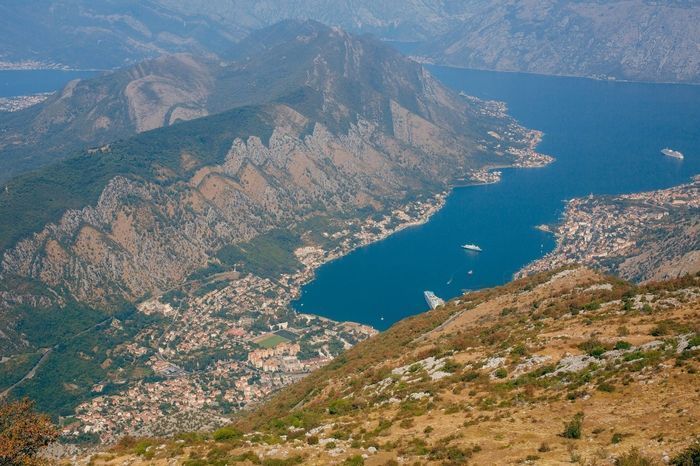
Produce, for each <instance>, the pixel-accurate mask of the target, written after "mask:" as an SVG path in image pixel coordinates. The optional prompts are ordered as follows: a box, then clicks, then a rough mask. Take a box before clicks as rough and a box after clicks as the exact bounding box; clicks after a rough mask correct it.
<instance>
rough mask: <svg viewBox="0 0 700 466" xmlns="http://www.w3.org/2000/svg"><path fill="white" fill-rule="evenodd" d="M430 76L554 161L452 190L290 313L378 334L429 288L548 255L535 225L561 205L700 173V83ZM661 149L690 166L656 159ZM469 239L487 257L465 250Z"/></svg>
mask: <svg viewBox="0 0 700 466" xmlns="http://www.w3.org/2000/svg"><path fill="white" fill-rule="evenodd" d="M431 71H432V72H433V73H434V74H435V75H436V76H437V77H438V78H439V79H440V80H442V81H443V82H444V83H445V84H447V85H448V86H450V87H452V88H454V89H456V90H459V91H462V90H463V91H465V92H467V93H468V94H471V95H475V96H477V97H481V98H484V99H494V100H501V101H505V102H506V103H507V104H508V108H509V112H510V114H511V115H513V116H514V117H515V118H517V119H518V120H519V121H520V122H521V123H522V124H523V125H525V126H527V127H530V128H536V129H539V130H541V131H544V133H545V136H544V140H543V142H542V144H541V145H540V146H539V148H538V150H539V151H540V152H544V153H547V154H550V155H553V156H554V157H556V159H557V160H556V162H555V163H554V164H552V165H550V166H548V167H546V168H541V169H512V170H506V171H505V172H504V175H503V180H502V182H501V183H498V184H493V185H487V186H473V187H466V188H457V189H455V190H454V191H453V192H452V194H451V195H450V196H449V198H448V201H447V203H446V205H445V207H444V208H443V209H442V210H441V211H440V212H438V213H437V214H436V215H435V216H434V217H432V219H431V220H430V221H429V222H428V223H426V224H425V225H422V226H419V227H415V228H411V229H408V230H404V231H402V232H399V233H397V234H395V235H393V236H391V237H389V238H387V239H385V240H383V241H380V242H378V243H375V244H372V245H369V246H367V247H364V248H361V249H358V250H356V251H354V252H352V253H351V254H349V255H347V256H345V257H343V258H340V259H338V260H336V261H334V262H331V263H329V264H326V265H324V266H323V267H321V268H320V269H319V270H318V271H317V275H316V278H315V279H314V280H313V281H312V282H311V283H309V284H308V285H306V286H305V287H304V288H303V290H302V295H301V297H300V299H299V300H298V301H296V302H295V303H293V306H294V307H295V308H296V309H297V310H300V311H302V312H307V313H314V314H319V315H322V316H326V317H329V318H331V319H335V320H351V321H356V322H362V323H366V324H369V325H372V326H375V327H376V328H379V329H385V328H387V327H388V326H390V325H391V324H392V323H394V322H396V321H397V320H400V319H402V318H404V317H406V316H408V315H411V314H415V313H418V312H422V311H425V310H426V309H427V305H426V303H425V301H424V299H423V291H424V290H432V291H434V292H435V293H436V294H437V295H438V296H441V297H443V298H452V297H455V296H458V295H460V294H461V293H462V292H463V291H464V290H467V289H479V288H484V287H489V286H495V285H499V284H503V283H505V282H508V281H509V280H510V279H511V278H512V275H513V273H515V272H516V271H517V270H519V269H520V268H521V267H522V266H523V265H525V264H527V263H528V262H530V261H532V260H534V259H537V258H539V257H541V256H542V255H544V254H545V253H546V252H548V251H550V250H551V249H552V248H553V247H554V240H553V238H552V237H551V236H550V235H548V234H546V233H542V232H540V231H538V230H535V228H534V227H535V226H536V225H538V224H542V223H553V222H555V221H557V219H558V218H560V216H561V213H562V211H563V207H564V203H563V201H564V200H566V199H570V198H572V197H578V196H585V195H588V194H591V193H593V194H619V193H629V192H637V191H644V190H653V189H660V188H665V187H670V186H674V185H678V184H682V183H685V182H687V181H689V179H690V178H691V177H692V176H693V175H696V174H698V173H700V86H686V85H666V84H640V83H621V82H605V81H594V80H589V79H578V78H561V77H546V76H537V75H528V74H515V73H496V72H485V71H474V70H461V69H453V68H441V67H433V68H431ZM665 147H670V148H672V149H675V150H680V151H681V152H683V153H684V154H685V160H684V161H679V160H675V159H672V158H669V157H665V156H663V155H662V154H661V153H660V151H661V149H663V148H665ZM464 243H476V244H479V245H480V246H481V247H482V248H483V249H484V251H483V252H481V253H473V252H467V251H464V250H462V249H460V245H461V244H464ZM470 270H473V274H471V275H469V274H468V272H469V271H470Z"/></svg>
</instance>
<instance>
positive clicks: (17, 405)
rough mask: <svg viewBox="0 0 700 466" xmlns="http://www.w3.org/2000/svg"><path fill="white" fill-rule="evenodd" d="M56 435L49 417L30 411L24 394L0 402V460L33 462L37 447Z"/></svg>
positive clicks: (12, 463)
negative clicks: (8, 400)
mask: <svg viewBox="0 0 700 466" xmlns="http://www.w3.org/2000/svg"><path fill="white" fill-rule="evenodd" d="M57 437H58V431H57V430H56V428H55V427H54V426H53V424H52V423H51V420H50V419H49V418H48V417H46V416H43V415H39V414H36V413H34V403H33V402H32V401H30V400H29V399H28V398H24V399H22V400H19V401H14V402H12V403H4V402H3V403H0V464H3V465H5V464H7V465H16V464H17V465H20V464H21V465H29V464H34V458H35V456H36V454H37V452H38V451H39V449H41V448H42V447H44V446H46V445H48V444H49V443H51V442H53V441H54V440H56V438H57Z"/></svg>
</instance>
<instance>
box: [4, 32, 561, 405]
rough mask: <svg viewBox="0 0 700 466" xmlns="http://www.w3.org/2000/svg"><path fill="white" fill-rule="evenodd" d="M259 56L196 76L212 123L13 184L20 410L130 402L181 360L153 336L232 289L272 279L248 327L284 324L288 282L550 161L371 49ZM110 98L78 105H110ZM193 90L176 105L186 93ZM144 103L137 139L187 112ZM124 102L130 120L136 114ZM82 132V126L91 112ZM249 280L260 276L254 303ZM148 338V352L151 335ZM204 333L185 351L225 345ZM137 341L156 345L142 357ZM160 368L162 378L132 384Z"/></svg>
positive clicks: (494, 115)
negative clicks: (25, 403)
mask: <svg viewBox="0 0 700 466" xmlns="http://www.w3.org/2000/svg"><path fill="white" fill-rule="evenodd" d="M253 44H254V45H255V47H257V48H256V49H254V50H253V51H252V52H251V53H249V54H245V56H242V55H241V56H240V57H236V58H235V59H232V60H233V61H232V62H231V63H229V64H228V65H225V66H218V67H217V70H218V71H217V72H216V73H212V76H213V77H214V78H213V80H212V81H210V80H209V76H210V75H209V74H207V73H206V72H203V73H201V74H192V75H189V76H195V78H196V79H195V78H193V82H194V83H196V84H193V85H192V88H194V89H197V90H199V89H200V87H199V83H204V84H202V87H201V88H202V89H206V91H202V94H201V96H202V97H201V99H197V100H189V101H188V102H190V103H191V105H190V107H194V106H195V103H192V102H196V105H201V106H200V107H197V108H199V109H200V110H201V111H206V112H207V113H211V114H210V115H209V116H206V117H201V118H195V119H191V120H189V121H180V122H178V123H177V124H172V125H170V126H167V127H163V128H158V129H154V130H151V131H145V132H141V133H139V134H138V135H136V136H134V137H131V138H127V139H124V140H121V141H115V142H112V143H109V144H106V145H104V146H101V147H98V148H93V149H89V150H86V151H83V152H82V153H80V154H79V155H77V156H73V157H69V158H66V159H64V160H61V161H59V162H57V163H54V164H51V165H47V166H45V167H44V168H41V169H39V170H36V171H33V172H29V173H27V174H24V175H21V176H19V177H15V178H13V179H12V180H10V181H9V182H7V183H6V184H5V185H4V187H3V189H2V191H0V218H4V219H9V218H12V219H16V220H15V221H12V222H2V223H0V247H1V248H2V260H1V261H0V286H1V288H0V313H2V319H1V320H2V329H0V330H1V331H2V333H1V334H0V348H2V352H1V353H0V354H1V355H2V356H4V357H7V356H10V355H13V358H11V359H10V361H11V363H10V364H6V365H4V366H2V371H0V375H2V376H3V377H2V379H0V380H2V381H3V382H4V383H3V384H2V385H3V387H5V388H8V387H13V389H14V384H15V383H20V387H19V388H17V389H16V390H15V391H14V392H13V393H20V394H28V395H31V396H33V397H37V395H39V394H40V395H41V399H40V403H39V405H40V407H42V409H49V410H51V411H52V412H53V413H56V412H60V413H61V414H64V415H68V414H71V412H72V411H71V410H72V408H74V407H75V406H76V405H77V404H78V403H79V402H81V401H84V400H85V399H86V398H88V397H93V396H96V394H97V393H99V392H100V391H101V390H103V389H104V387H105V386H106V385H108V386H114V387H116V388H115V389H116V390H123V389H125V381H126V380H131V378H133V379H134V380H136V381H137V382H138V383H140V381H142V380H143V379H144V378H145V377H147V376H150V375H151V374H152V372H149V371H154V370H158V367H161V368H162V367H163V364H162V363H163V361H162V358H163V354H165V353H164V351H165V347H167V346H168V345H170V344H172V346H173V347H176V346H177V344H178V343H180V342H179V341H177V340H175V341H162V340H161V339H160V338H153V337H152V334H158V335H161V334H163V333H164V332H165V330H167V329H168V328H169V327H170V324H172V322H173V320H174V319H176V318H187V319H192V314H191V312H204V311H203V309H204V308H205V307H206V305H208V304H211V303H216V302H217V300H219V299H221V294H222V293H223V291H221V288H224V287H229V285H230V287H229V288H230V289H231V290H230V291H231V293H232V295H234V296H235V295H236V294H237V293H238V297H237V298H235V299H234V298H233V297H232V298H230V299H232V300H233V302H234V303H237V302H238V300H239V299H242V298H241V294H240V291H241V289H243V288H245V290H246V292H247V291H250V292H251V294H255V293H254V292H255V291H256V290H255V288H256V287H257V283H258V282H259V281H263V280H270V281H271V283H272V285H270V284H269V283H268V284H266V285H265V286H268V287H275V290H277V288H280V290H278V291H279V293H278V292H277V291H275V292H274V293H273V292H272V291H271V290H270V289H267V291H268V293H267V294H264V293H262V292H260V293H257V294H256V295H255V298H254V300H252V301H251V302H250V303H249V302H248V301H246V304H245V305H246V306H250V307H247V308H246V309H241V312H250V311H251V309H257V310H260V311H265V312H272V311H275V312H277V311H279V312H278V314H279V316H278V317H276V319H278V320H279V322H280V325H282V324H283V323H284V322H286V321H285V320H284V319H285V317H284V316H285V315H287V314H289V312H290V311H289V309H287V308H285V307H284V306H285V303H288V300H289V299H290V293H291V291H290V288H289V287H291V286H292V285H293V283H291V278H290V276H289V274H292V273H294V272H297V271H299V270H304V273H303V274H302V275H300V276H299V277H297V278H296V279H295V280H300V281H303V280H308V278H309V276H310V274H312V273H313V267H314V266H316V265H318V264H319V263H322V262H323V261H324V260H327V259H328V258H331V257H335V256H337V255H338V254H341V253H343V252H347V250H348V248H352V247H353V245H357V244H361V243H360V241H365V242H367V241H370V240H371V238H376V237H378V236H381V235H386V234H388V233H389V232H390V231H392V228H396V227H398V226H399V225H401V222H406V221H407V219H408V220H412V217H411V216H410V215H409V216H407V214H406V212H404V211H403V210H402V209H405V208H407V206H409V205H411V204H415V203H416V202H418V203H419V204H420V205H422V206H423V207H421V208H420V209H417V210H418V211H419V212H420V213H419V214H417V215H418V218H420V215H425V213H426V212H430V211H432V210H431V209H434V205H433V203H434V202H435V201H434V199H433V196H434V195H435V194H437V193H440V192H443V191H444V190H446V189H448V188H449V186H450V185H451V183H453V182H454V181H455V180H456V179H457V178H463V177H467V178H469V177H471V176H473V175H474V173H475V172H477V173H482V171H480V170H483V168H484V166H485V165H487V164H498V165H505V166H513V165H515V166H537V165H541V164H543V163H547V162H548V161H549V160H550V159H549V158H548V157H546V156H541V155H539V154H536V153H535V152H534V146H535V145H536V143H537V142H538V141H539V139H538V133H537V132H534V131H529V130H526V129H524V128H522V127H520V126H519V125H517V124H516V123H515V122H514V121H513V120H512V119H510V118H509V117H508V116H507V115H505V114H504V113H503V108H502V106H500V105H498V104H496V103H492V102H482V101H479V100H477V99H472V98H467V97H462V96H459V95H457V94H456V93H454V92H452V91H450V90H449V89H447V88H445V87H444V86H442V85H441V84H440V83H439V82H437V81H436V80H435V79H434V78H433V77H432V76H431V75H430V74H429V73H428V72H426V71H425V70H424V69H423V68H422V67H421V66H420V65H418V64H416V63H415V62H412V61H410V60H407V59H405V58H404V57H402V56H401V55H399V54H398V53H397V52H395V51H394V50H393V49H391V48H389V47H387V46H385V45H383V44H381V43H379V42H377V41H375V40H373V39H367V38H358V37H355V36H353V35H350V34H348V33H346V32H344V31H342V30H339V29H332V28H328V27H325V26H322V25H320V24H319V23H314V22H287V23H283V24H280V25H277V26H273V27H271V28H270V29H268V30H266V31H263V32H262V33H261V35H259V36H255V38H254V40H253ZM240 50H241V49H239V51H238V52H239V53H240ZM171 62H173V63H176V64H181V65H182V66H183V67H185V68H186V69H188V70H191V69H192V67H193V66H194V67H195V68H197V69H199V68H198V64H201V62H195V61H193V60H191V59H189V58H183V57H175V58H171V59H163V60H162V61H157V62H153V63H150V64H147V65H144V67H156V66H157V64H158V63H171ZM195 64H197V66H195ZM168 69H171V68H168ZM137 70H138V69H137V68H135V69H134V70H133V72H136V71H137ZM119 76H121V74H120V75H119ZM200 78H201V79H200ZM105 79H109V77H101V78H97V81H95V82H94V83H91V82H86V83H85V84H84V86H88V87H89V86H90V85H94V86H96V87H97V88H99V86H100V83H103V82H104V80H105ZM114 79H116V78H114ZM136 81H138V79H137V80H136ZM183 81H185V82H184V83H178V84H177V86H180V88H183V86H187V85H189V84H188V82H187V80H186V79H184V78H183ZM133 82H134V81H131V83H133ZM211 82H213V84H210V83H211ZM122 84H123V82H122ZM128 87H129V86H127V88H128ZM155 88H156V89H159V90H163V89H165V88H167V83H164V82H161V81H158V83H157V85H155ZM145 89H146V90H147V89H150V87H149V85H145V87H143V88H141V87H138V86H132V90H134V92H136V91H138V90H142V91H143V90H145ZM207 92H208V94H207ZM136 94H138V95H143V96H146V97H149V98H151V99H152V100H153V102H155V104H154V106H151V105H150V104H143V105H142V106H141V107H139V108H142V109H144V110H149V111H151V112H152V114H153V115H155V116H154V117H153V120H152V119H151V118H150V117H148V118H145V120H143V121H156V123H157V124H160V119H161V117H162V116H163V113H168V112H164V111H163V109H164V108H166V107H167V106H168V105H175V104H174V103H173V102H175V101H174V100H168V99H166V98H165V97H158V95H157V94H155V93H153V92H145V91H144V92H141V93H138V92H136ZM166 94H167V93H166ZM186 94H187V97H189V96H190V95H191V94H192V92H190V91H188V92H187V93H186ZM197 95H199V94H197ZM115 102H117V104H116V105H117V106H119V105H121V106H122V107H120V108H127V107H128V105H125V102H126V103H128V102H129V100H128V99H124V100H119V101H115ZM158 102H162V103H163V104H162V105H160V104H158ZM55 104H56V102H53V105H55ZM232 107H233V108H232ZM95 108H98V109H101V108H103V106H102V105H101V104H100V105H98V106H97V107H95ZM202 109H203V110H202ZM89 110H90V109H89ZM176 112H177V110H173V111H172V112H170V113H171V116H172V115H174V114H175V113H176ZM88 113H89V111H88ZM137 114H138V115H140V116H144V113H142V112H137ZM166 119H167V118H166ZM183 119H186V118H183ZM74 121H77V122H81V121H82V122H87V121H90V118H89V117H86V116H84V115H83V114H82V113H80V114H79V115H78V116H77V117H76V119H75V120H74ZM124 121H125V120H124ZM137 121H138V120H137ZM163 121H166V120H163ZM168 122H169V121H168ZM77 127H78V126H76V128H77ZM124 127H125V128H126V125H125V126H124ZM127 129H128V128H127ZM131 129H132V130H134V128H133V127H131ZM494 135H495V136H494ZM496 136H497V137H496ZM426 206H427V207H426ZM395 213H396V215H398V216H399V217H401V218H402V220H401V219H398V218H396V219H395V218H394V214H395ZM392 219H393V220H392ZM368 222H371V225H368ZM382 222H383V223H382ZM366 224H367V225H366ZM369 227H372V228H371V229H370V228H369ZM280 232H282V233H280ZM348 237H353V238H354V239H353V240H352V241H350V239H348ZM353 241H354V242H353ZM319 251H320V252H319ZM334 254H335V256H334ZM309 257H311V259H309ZM241 273H243V274H246V276H248V278H250V277H251V276H254V277H253V278H250V279H249V280H248V281H249V282H250V283H252V285H250V289H248V288H246V287H248V286H249V285H246V284H245V283H248V282H245V281H244V280H243V281H239V278H240V276H239V275H240V274H241ZM186 282H194V283H195V284H197V285H198V286H201V290H200V289H195V290H190V291H191V292H192V295H193V296H191V297H190V298H191V301H192V302H195V303H196V306H195V307H189V306H187V307H186V310H188V311H189V312H190V313H186V312H185V313H184V316H183V315H181V314H179V311H178V312H170V311H173V309H172V308H170V311H168V312H156V313H150V314H149V313H148V312H141V311H139V312H136V309H135V308H134V306H133V305H134V304H135V303H139V302H141V301H144V300H148V299H150V298H158V297H160V296H161V295H167V297H166V298H163V299H164V302H163V303H167V302H170V301H172V299H173V295H172V293H171V294H168V293H169V292H174V291H177V293H176V295H177V294H178V293H180V295H182V294H183V293H184V292H183V291H182V290H180V289H179V287H180V286H181V285H183V284H184V283H186ZM295 283H296V282H295ZM297 285H298V283H297V284H294V286H297ZM283 292H284V293H283ZM210 294H211V296H210ZM180 295H179V296H180ZM258 295H260V296H258ZM278 296H281V297H279V299H278ZM180 298H181V299H180V301H182V296H180ZM200 298H201V299H200ZM169 300H170V301H169ZM173 302H175V301H173ZM212 306H213V305H212ZM265 306H268V307H265ZM273 306H274V307H273ZM165 308H166V309H167V306H166V307H165ZM207 312H209V311H207ZM210 312H211V313H214V312H215V311H214V310H211V311H210ZM208 317H211V318H212V319H213V320H212V321H211V322H214V324H216V326H218V327H217V332H221V333H224V331H223V330H220V328H219V327H221V326H222V320H225V319H231V320H227V321H226V322H227V323H228V325H229V326H230V325H234V324H235V325H238V324H236V323H237V322H238V320H239V319H240V318H241V317H240V315H236V316H226V315H225V314H224V315H222V314H221V311H220V310H217V311H216V315H214V316H209V315H208ZM203 319H204V318H203V317H201V316H200V317H198V318H197V319H196V320H197V322H199V323H203V322H205V321H204V320H203ZM248 319H249V322H248V324H246V325H247V327H246V328H245V329H244V330H241V332H242V333H241V334H240V335H233V336H231V337H230V338H233V337H236V338H240V340H245V342H248V341H249V340H250V339H252V338H254V337H257V336H260V334H261V333H264V332H265V331H272V330H278V328H277V327H275V325H276V322H277V320H275V325H271V324H269V321H268V320H264V321H263V322H262V323H261V322H256V323H257V324H258V325H255V326H254V325H253V319H252V318H250V317H248ZM169 322H170V324H169ZM211 322H210V321H209V320H207V321H206V323H207V325H208V324H209V323H211ZM287 323H288V322H287ZM214 324H212V325H214ZM152 325H156V326H157V327H158V329H157V330H155V331H154V330H152V329H151V328H150V327H149V326H152ZM273 327H274V328H273ZM144 328H147V329H149V330H148V332H151V333H149V334H147V335H146V336H144V335H143V334H142V333H143V331H144ZM251 328H252V329H253V330H251V332H250V334H248V333H247V332H248V330H250V329H251ZM93 330H95V331H93ZM181 330H182V332H181V333H184V329H181ZM206 330H207V331H206V333H205V331H203V330H201V329H197V331H196V332H195V331H194V330H193V333H192V334H191V335H190V334H188V335H187V338H191V339H192V340H193V341H194V340H198V341H199V342H200V343H201V340H202V335H206V336H207V339H213V338H214V337H213V336H212V335H214V334H215V332H214V331H213V330H211V329H209V328H207V329H206ZM197 332H201V333H197ZM137 334H139V335H141V336H142V337H143V341H141V342H140V343H139V345H141V344H143V345H145V346H139V345H135V344H133V343H134V342H133V339H134V338H135V337H136V335H137ZM216 334H217V335H220V333H216ZM98 335H103V336H104V339H100V338H97V336H98ZM180 337H183V335H180ZM244 337H245V338H244ZM172 338H173V339H175V338H179V337H177V336H173V337H172ZM212 341H213V340H212ZM229 341H230V340H229ZM68 342H70V344H68ZM88 342H92V343H88ZM197 344H199V343H197ZM247 344H248V345H250V344H249V343H247ZM338 345H340V348H342V347H343V346H344V344H343V343H342V342H340V341H338V342H337V344H336V348H337V346H338ZM211 346H212V347H208V348H207V351H209V352H207V353H206V354H202V352H199V353H197V354H194V356H193V358H194V357H196V360H195V361H194V362H192V361H187V362H188V364H189V363H191V365H192V366H193V367H194V368H200V369H201V367H200V366H198V364H199V362H201V361H205V362H206V364H207V367H209V365H210V366H211V367H212V368H213V367H215V363H217V362H218V361H221V360H226V361H229V362H230V361H231V360H236V358H240V357H243V358H244V359H245V357H246V354H245V353H244V354H243V355H242V356H241V354H240V353H236V354H228V353H226V352H222V351H218V352H217V351H216V348H214V347H213V346H216V345H211ZM117 347H118V348H117ZM69 348H70V349H69ZM113 350H115V351H113ZM117 350H118V351H117ZM336 351H337V350H336ZM66 353H69V354H66ZM175 353H176V355H181V354H182V353H181V352H179V351H176V352H175ZM116 354H120V356H119V357H117V356H116ZM325 354H326V355H327V354H332V353H331V352H327V353H325ZM151 355H153V358H154V359H153V361H151V363H152V364H154V365H155V366H156V368H155V369H148V370H143V371H142V370H141V369H139V367H141V366H139V364H140V363H143V362H145V361H146V360H147V359H148V358H149V357H150V356H151ZM40 356H41V359H40V358H39V357H40ZM43 356H47V357H48V358H49V362H51V361H53V363H51V364H49V363H45V359H44V358H43ZM307 356H308V355H307ZM310 358H313V353H312V354H311V356H310ZM66 361H73V362H74V363H75V364H70V365H68V364H66V363H65V362H66ZM154 361H155V362H154ZM137 362H138V363H139V364H137ZM156 363H157V364H156ZM33 364H37V365H38V366H40V367H43V368H46V370H45V371H44V370H43V369H42V370H40V371H39V374H38V375H36V376H34V377H33V378H31V377H30V379H31V380H30V381H29V382H27V380H26V379H24V380H22V375H23V374H32V375H35V373H34V372H31V371H29V369H31V368H32V367H33ZM52 364H53V365H52ZM85 365H87V366H89V369H85V368H84V370H80V371H76V370H75V368H78V367H83V366H85ZM66 366H69V367H70V368H66ZM201 372H202V371H201V370H194V369H193V370H192V373H193V374H199V373H201ZM178 373H180V372H178ZM253 380H254V379H253ZM56 386H60V387H62V389H61V390H56V389H55V387H56Z"/></svg>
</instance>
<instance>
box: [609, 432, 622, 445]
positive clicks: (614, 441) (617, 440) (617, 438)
mask: <svg viewBox="0 0 700 466" xmlns="http://www.w3.org/2000/svg"><path fill="white" fill-rule="evenodd" d="M623 438H624V436H623V435H622V434H621V433H619V432H615V433H614V434H613V435H612V439H610V443H612V444H617V443H620V442H622V439H623Z"/></svg>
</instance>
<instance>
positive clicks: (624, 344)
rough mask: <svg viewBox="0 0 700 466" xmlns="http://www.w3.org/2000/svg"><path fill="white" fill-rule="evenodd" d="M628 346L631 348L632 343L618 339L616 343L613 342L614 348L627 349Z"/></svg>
mask: <svg viewBox="0 0 700 466" xmlns="http://www.w3.org/2000/svg"><path fill="white" fill-rule="evenodd" d="M630 348H632V345H631V344H630V343H628V342H626V341H624V340H620V341H618V342H617V343H615V349H616V350H628V349H630Z"/></svg>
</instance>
